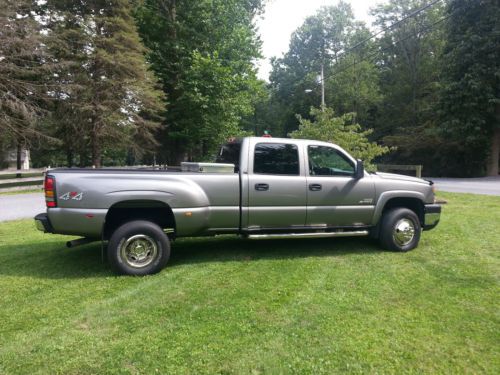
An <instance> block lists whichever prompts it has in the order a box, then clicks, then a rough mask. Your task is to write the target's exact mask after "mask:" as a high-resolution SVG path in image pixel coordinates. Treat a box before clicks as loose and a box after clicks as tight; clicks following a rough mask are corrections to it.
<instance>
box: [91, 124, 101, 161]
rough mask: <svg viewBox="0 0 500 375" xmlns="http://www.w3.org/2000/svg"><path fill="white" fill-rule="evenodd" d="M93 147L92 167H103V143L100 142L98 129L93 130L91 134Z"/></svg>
mask: <svg viewBox="0 0 500 375" xmlns="http://www.w3.org/2000/svg"><path fill="white" fill-rule="evenodd" d="M91 147H92V167H95V168H101V145H100V144H99V137H98V136H97V134H96V131H93V132H92V135H91Z"/></svg>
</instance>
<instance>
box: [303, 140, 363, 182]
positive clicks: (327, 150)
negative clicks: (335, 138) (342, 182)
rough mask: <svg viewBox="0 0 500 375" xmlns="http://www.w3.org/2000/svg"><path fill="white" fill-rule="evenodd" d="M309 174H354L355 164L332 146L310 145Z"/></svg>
mask: <svg viewBox="0 0 500 375" xmlns="http://www.w3.org/2000/svg"><path fill="white" fill-rule="evenodd" d="M307 154H308V157H309V174H310V175H311V176H353V175H354V169H355V167H354V164H353V163H352V162H351V161H350V160H349V159H347V158H346V157H345V156H344V155H342V153H340V152H339V151H337V150H336V149H334V148H332V147H327V146H309V147H308V148H307Z"/></svg>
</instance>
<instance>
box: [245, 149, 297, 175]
mask: <svg viewBox="0 0 500 375" xmlns="http://www.w3.org/2000/svg"><path fill="white" fill-rule="evenodd" d="M253 173H258V174H278V175H279V174H284V175H299V174H300V172H299V150H298V148H297V146H295V145H290V144H285V143H258V144H256V145H255V154H254V161H253Z"/></svg>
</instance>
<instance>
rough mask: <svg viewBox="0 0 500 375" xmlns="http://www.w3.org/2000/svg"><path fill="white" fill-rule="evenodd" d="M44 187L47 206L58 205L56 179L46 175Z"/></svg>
mask: <svg viewBox="0 0 500 375" xmlns="http://www.w3.org/2000/svg"><path fill="white" fill-rule="evenodd" d="M43 188H44V190H45V204H46V205H47V207H57V202H56V179H55V178H54V177H52V176H47V177H45V183H44V184H43Z"/></svg>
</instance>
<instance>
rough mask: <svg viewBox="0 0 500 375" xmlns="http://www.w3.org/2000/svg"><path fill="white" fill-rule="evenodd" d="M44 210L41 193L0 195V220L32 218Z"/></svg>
mask: <svg viewBox="0 0 500 375" xmlns="http://www.w3.org/2000/svg"><path fill="white" fill-rule="evenodd" d="M40 212H45V200H44V197H43V194H42V193H26V194H15V195H0V221H6V220H16V219H25V218H32V217H34V216H35V215H36V214H39V213H40Z"/></svg>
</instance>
